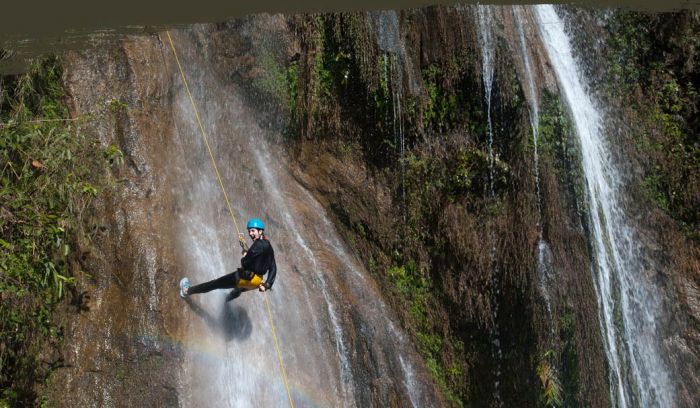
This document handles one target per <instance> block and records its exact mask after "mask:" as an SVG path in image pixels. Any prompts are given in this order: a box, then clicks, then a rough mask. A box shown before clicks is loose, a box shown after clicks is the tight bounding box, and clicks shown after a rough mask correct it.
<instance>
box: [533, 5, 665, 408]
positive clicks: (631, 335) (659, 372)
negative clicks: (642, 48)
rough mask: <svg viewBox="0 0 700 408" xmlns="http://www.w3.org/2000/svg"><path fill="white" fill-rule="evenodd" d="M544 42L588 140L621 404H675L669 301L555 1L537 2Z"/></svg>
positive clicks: (615, 392) (596, 248) (584, 144)
mask: <svg viewBox="0 0 700 408" xmlns="http://www.w3.org/2000/svg"><path fill="white" fill-rule="evenodd" d="M534 12H535V15H536V17H537V20H538V26H539V31H540V34H541V36H542V41H543V43H544V46H545V48H546V50H547V53H548V55H549V60H550V62H551V64H552V66H553V69H554V71H555V73H556V76H557V79H558V81H559V84H560V87H561V92H562V93H563V96H564V98H565V100H566V103H567V105H568V107H569V110H570V113H571V116H572V118H573V122H574V124H575V128H576V129H575V130H576V134H577V136H578V138H579V142H580V146H581V155H582V157H581V159H582V166H583V171H584V174H585V180H586V191H587V195H588V203H589V214H588V218H589V224H590V227H589V229H590V233H591V237H590V239H591V241H592V242H591V246H592V251H593V257H594V262H593V266H592V269H593V271H592V274H593V278H594V282H595V288H596V294H597V297H598V306H599V313H600V323H601V331H602V337H603V341H604V344H605V349H606V350H605V351H606V355H607V359H608V364H609V382H610V398H611V401H612V403H613V405H614V406H617V407H628V406H641V407H651V406H657V407H669V406H673V405H674V402H673V394H674V392H673V388H672V384H671V380H670V378H669V373H668V370H667V368H666V364H665V362H664V360H663V358H662V355H661V350H660V333H658V332H657V327H656V326H657V323H656V322H657V320H659V319H660V318H661V317H662V304H661V301H660V299H659V298H658V294H657V293H658V291H657V289H656V287H655V284H654V283H653V282H651V281H649V280H648V279H647V277H646V276H644V274H643V273H642V271H644V267H643V265H642V263H641V262H640V256H641V251H642V249H641V246H640V244H639V243H638V239H637V236H636V233H635V231H634V229H633V228H632V227H631V226H630V225H629V221H628V220H627V218H626V216H625V214H624V212H623V202H622V200H621V197H620V186H621V175H620V174H619V172H618V170H617V169H616V167H615V166H614V164H613V160H612V157H611V155H610V153H609V151H610V149H609V146H608V144H607V142H606V140H605V137H604V134H603V128H602V123H601V115H600V113H599V110H598V109H597V108H596V106H595V104H594V101H593V99H592V97H591V96H590V95H589V94H588V93H587V92H586V90H585V88H584V85H583V83H584V81H583V77H582V74H581V70H580V69H579V66H578V64H577V63H576V62H575V61H574V58H573V56H572V50H571V43H570V40H569V38H568V36H567V34H566V33H565V32H564V29H563V22H562V20H561V19H560V18H559V16H558V15H557V13H556V11H555V9H554V7H553V6H551V5H544V6H535V7H534Z"/></svg>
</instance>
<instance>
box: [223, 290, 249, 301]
mask: <svg viewBox="0 0 700 408" xmlns="http://www.w3.org/2000/svg"><path fill="white" fill-rule="evenodd" d="M246 290H248V289H243V288H235V289H234V290H232V291H231V292H230V293H229V294H228V295H226V301H227V302H230V301H232V300H233V299H236V298H237V297H239V296H241V293H243V292H245V291H246Z"/></svg>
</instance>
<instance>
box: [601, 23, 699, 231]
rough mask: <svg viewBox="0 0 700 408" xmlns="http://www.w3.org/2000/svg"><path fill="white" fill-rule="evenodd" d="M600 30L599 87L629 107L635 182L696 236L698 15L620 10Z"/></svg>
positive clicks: (697, 217)
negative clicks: (639, 173)
mask: <svg viewBox="0 0 700 408" xmlns="http://www.w3.org/2000/svg"><path fill="white" fill-rule="evenodd" d="M608 30H609V31H610V32H611V34H612V35H611V36H610V39H609V41H608V44H607V45H608V48H607V51H608V52H607V55H608V58H609V60H608V65H609V66H610V69H609V72H608V73H607V78H606V89H607V92H608V93H609V94H610V95H613V96H614V97H616V98H619V99H620V100H623V101H626V102H625V104H630V105H631V106H629V108H631V109H628V110H627V114H628V118H627V123H628V126H629V131H630V134H631V136H632V137H633V138H634V145H635V148H636V149H637V153H638V155H639V156H640V157H641V158H642V159H641V162H642V166H643V171H644V177H643V180H642V185H641V187H642V188H643V189H644V191H645V192H646V194H647V196H648V198H649V199H650V200H651V201H652V202H654V203H656V205H657V206H658V207H659V208H661V209H662V210H664V211H665V212H667V213H668V214H669V215H670V216H671V217H673V218H674V219H675V220H676V221H677V222H679V224H680V226H681V228H683V229H684V230H685V231H686V232H687V235H688V236H690V237H691V238H693V239H695V240H696V241H697V240H700V232H699V231H700V230H699V227H700V206H699V205H698V197H699V196H700V144H698V142H697V140H698V139H697V135H698V132H699V131H700V121H698V119H697V118H698V109H699V108H700V96H699V95H698V90H697V89H696V87H697V83H698V81H697V76H698V74H697V67H698V63H699V61H698V56H699V55H700V20H698V19H697V15H695V14H693V13H690V12H676V13H667V14H646V13H639V12H631V11H621V12H619V13H615V14H614V15H612V16H611V17H610V19H609V21H608ZM630 102H631V103H630Z"/></svg>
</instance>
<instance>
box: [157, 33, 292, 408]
mask: <svg viewBox="0 0 700 408" xmlns="http://www.w3.org/2000/svg"><path fill="white" fill-rule="evenodd" d="M165 34H166V35H167V36H168V41H169V42H170V48H171V49H172V50H173V55H174V56H175V62H177V68H178V69H179V70H180V77H182V82H183V83H184V84H185V90H186V91H187V96H188V97H189V99H190V103H191V104H192V109H193V110H194V116H195V118H196V119H197V124H199V130H200V131H201V133H200V134H201V136H202V139H203V140H204V144H205V145H206V147H207V151H208V152H209V158H210V159H211V164H212V166H213V167H214V172H215V173H216V178H217V180H218V181H219V186H220V187H221V192H222V193H223V194H224V199H225V200H226V206H227V207H228V212H229V214H231V220H232V221H233V225H234V226H235V227H236V233H237V236H238V237H239V240H242V237H243V234H241V230H240V229H239V228H238V223H237V222H236V217H235V216H234V215H233V209H232V208H231V202H230V201H229V199H228V194H226V188H225V187H224V182H223V181H222V180H221V173H219V168H218V167H217V166H216V160H214V154H213V153H212V150H211V146H210V145H209V140H208V138H207V134H206V132H205V131H204V125H202V120H201V118H200V116H199V110H197V105H196V104H195V102H194V98H193V97H192V93H191V92H190V87H189V85H188V84H187V78H186V77H185V71H184V70H183V69H182V64H180V58H179V57H178V55H177V51H175V44H174V43H173V39H172V37H170V31H166V32H165ZM243 242H245V241H243ZM264 295H265V296H264V297H265V305H266V306H267V316H268V319H269V320H270V329H271V331H272V337H273V338H274V340H275V348H276V349H277V359H278V361H279V365H280V372H281V373H282V380H284V388H285V389H286V390H287V398H289V406H290V407H292V408H294V402H293V401H292V394H291V392H290V391H289V382H288V381H287V373H286V372H285V370H284V364H283V362H282V353H281V352H280V345H279V341H278V340H277V332H276V331H275V324H274V323H273V321H272V309H271V308H270V302H269V300H268V299H267V292H264Z"/></svg>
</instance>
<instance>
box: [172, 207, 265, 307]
mask: <svg viewBox="0 0 700 408" xmlns="http://www.w3.org/2000/svg"><path fill="white" fill-rule="evenodd" d="M246 228H247V229H248V236H249V237H250V239H252V240H253V244H252V245H251V246H250V248H249V249H248V248H247V246H246V244H245V240H244V239H243V234H241V236H240V240H241V247H242V248H243V258H241V267H240V268H238V269H236V271H234V272H233V273H229V274H227V275H224V276H221V277H219V278H216V279H214V280H211V281H209V282H204V283H200V284H199V285H195V286H190V280H189V279H188V278H182V280H180V297H182V298H183V299H184V298H186V297H187V296H189V295H194V294H197V293H206V292H209V291H212V290H214V289H233V290H231V292H230V293H229V294H228V295H227V296H226V301H227V302H228V301H230V300H233V299H235V298H237V297H238V296H240V295H241V293H243V292H245V291H248V290H252V289H258V290H259V291H260V292H265V291H266V290H270V289H272V284H273V283H274V282H275V276H276V275H277V264H276V263H275V251H274V250H273V249H272V244H270V241H269V240H268V239H267V237H266V236H265V224H264V223H263V222H262V220H260V219H258V218H252V219H251V220H250V221H248V224H247V225H246ZM265 275H267V279H266V280H265V282H263V278H262V277H263V276H265Z"/></svg>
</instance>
